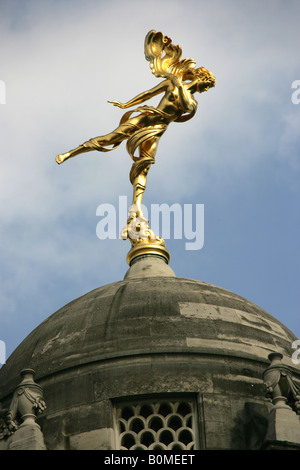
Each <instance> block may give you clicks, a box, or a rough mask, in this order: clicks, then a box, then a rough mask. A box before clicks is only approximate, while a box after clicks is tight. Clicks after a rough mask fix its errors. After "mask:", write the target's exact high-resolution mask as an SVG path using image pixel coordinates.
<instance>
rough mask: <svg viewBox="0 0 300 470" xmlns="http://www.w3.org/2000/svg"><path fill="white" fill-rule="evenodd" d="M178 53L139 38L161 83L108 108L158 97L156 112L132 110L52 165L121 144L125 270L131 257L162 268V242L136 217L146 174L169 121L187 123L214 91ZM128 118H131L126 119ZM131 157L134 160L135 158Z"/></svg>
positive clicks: (158, 38)
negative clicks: (151, 256) (148, 258)
mask: <svg viewBox="0 0 300 470" xmlns="http://www.w3.org/2000/svg"><path fill="white" fill-rule="evenodd" d="M181 52H182V51H181V47H180V46H174V45H173V44H172V39H171V38H169V37H168V36H164V35H163V34H162V33H160V32H156V31H154V30H152V31H149V33H148V34H147V36H146V38H145V57H146V60H148V61H149V62H150V68H151V70H152V73H153V74H154V75H155V76H156V77H159V78H163V81H162V82H160V83H159V84H158V85H157V86H155V87H154V88H152V89H151V90H148V91H144V92H143V93H140V94H139V95H137V96H136V97H134V98H132V99H131V100H129V101H128V102H127V103H120V102H119V101H109V103H112V104H113V105H114V106H118V107H119V108H121V109H127V108H130V107H132V106H136V105H139V104H140V103H143V102H144V101H146V100H148V99H150V98H153V97H154V96H156V95H158V94H161V93H163V97H162V99H161V101H160V102H159V104H158V106H157V107H153V106H145V105H144V106H138V107H137V108H135V109H133V110H131V111H128V112H126V113H125V114H124V115H123V117H122V118H121V121H120V124H119V126H118V127H117V128H116V129H115V130H114V131H112V132H110V133H109V134H106V135H103V136H99V137H96V138H93V139H90V140H88V141H87V142H84V143H83V144H82V145H80V146H79V147H77V148H75V149H74V150H70V151H69V152H67V153H63V154H60V155H58V156H57V157H56V161H57V163H59V164H61V163H63V162H64V161H65V160H67V159H69V158H72V157H75V156H76V155H79V154H81V153H85V152H90V151H92V150H98V151H100V152H108V151H110V150H113V149H115V148H116V147H118V146H119V145H120V144H121V142H123V141H124V140H127V151H128V153H129V155H130V157H131V158H132V160H133V162H134V163H133V165H132V168H131V171H130V182H131V184H132V186H133V199H132V204H131V207H130V209H129V218H128V221H127V225H126V227H124V229H123V230H122V233H121V236H122V238H124V239H127V238H128V239H129V240H130V242H131V250H130V251H129V253H128V255H127V262H128V264H130V263H131V261H132V260H133V259H134V258H135V257H137V256H140V255H144V254H148V253H156V254H159V255H160V256H163V257H164V258H165V259H166V261H167V262H169V260H170V254H169V252H168V250H167V249H166V247H165V242H164V240H163V239H162V238H161V237H158V236H157V235H155V234H154V233H153V232H152V230H151V229H150V227H149V225H148V220H146V219H145V218H144V215H143V211H142V199H143V195H144V192H145V189H146V182H147V175H148V171H149V169H150V166H151V165H152V164H153V163H155V155H156V151H157V145H158V142H159V139H160V138H161V136H162V135H163V134H164V132H165V131H166V129H167V127H168V125H169V124H170V123H171V122H173V121H174V122H184V121H187V120H188V119H191V118H192V117H193V116H194V114H195V112H196V110H197V105H198V104H197V101H196V100H195V98H194V94H195V93H196V92H198V93H202V92H204V91H206V90H208V89H209V88H211V87H213V86H214V85H215V81H216V80H215V77H214V76H213V75H212V73H211V72H209V71H208V70H207V69H205V68H204V67H200V68H196V63H195V61H194V60H193V59H181ZM133 113H137V115H136V116H132V115H133ZM136 151H138V155H135V152H136Z"/></svg>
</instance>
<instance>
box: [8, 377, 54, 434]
mask: <svg viewBox="0 0 300 470" xmlns="http://www.w3.org/2000/svg"><path fill="white" fill-rule="evenodd" d="M21 377H22V381H21V383H20V384H19V385H18V386H17V388H16V390H15V392H14V395H13V399H12V401H11V404H10V406H9V409H8V410H3V411H2V410H1V409H0V439H5V438H6V437H8V436H10V435H11V434H13V433H14V432H15V431H16V430H17V429H18V428H19V427H21V426H28V425H35V426H38V424H37V423H36V422H35V421H36V416H37V414H38V413H42V412H43V411H44V410H45V408H46V404H45V401H44V399H43V390H42V387H41V386H40V385H38V384H37V383H36V382H35V381H34V379H33V377H34V371H33V370H32V369H23V370H22V371H21ZM38 427H39V426H38Z"/></svg>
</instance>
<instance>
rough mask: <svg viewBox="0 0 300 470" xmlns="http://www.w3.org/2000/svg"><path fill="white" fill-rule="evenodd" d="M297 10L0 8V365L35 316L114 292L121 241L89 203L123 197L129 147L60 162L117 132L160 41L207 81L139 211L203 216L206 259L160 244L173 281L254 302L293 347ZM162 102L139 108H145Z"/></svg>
mask: <svg viewBox="0 0 300 470" xmlns="http://www.w3.org/2000/svg"><path fill="white" fill-rule="evenodd" d="M299 17H300V3H299V1H298V0H295V1H293V0H285V1H283V0H282V1H279V0H270V1H268V0H260V1H257V0H253V1H251V2H249V1H243V0H210V1H202V0H196V1H193V0H186V1H185V2H182V1H177V0H172V1H169V0H159V1H157V0H153V1H152V2H145V1H134V0H127V1H126V2H124V1H117V0H109V1H104V0H103V1H102V0H98V1H96V0H86V1H85V2H82V1H77V0H72V1H68V0H52V1H51V0H44V1H42V2H41V1H34V0H28V1H27V0H2V1H1V3H0V23H1V25H0V39H1V44H2V45H3V46H2V50H1V72H0V74H1V75H0V80H2V83H5V90H6V94H5V104H1V105H0V119H1V128H0V129H1V131H0V132H1V143H0V145H1V185H0V192H1V202H0V203H1V227H0V229H1V237H0V244H1V245H0V249H1V252H0V256H1V265H0V270H1V273H0V274H1V284H0V308H1V310H0V340H1V341H4V342H5V344H6V354H7V356H9V355H10V354H11V352H12V351H13V350H14V349H15V348H16V347H17V346H18V344H19V343H20V342H21V341H22V340H23V339H24V338H25V337H26V336H27V335H28V334H29V333H30V332H31V331H32V330H33V329H34V328H35V327H36V326H38V325H39V324H40V323H41V322H42V321H43V320H44V319H45V318H47V317H48V316H49V315H50V314H52V313H53V312H55V311H56V310H58V309H59V308H60V307H62V306H63V305H65V304H66V303H68V302H70V301H71V300H73V299H75V298H77V297H79V296H80V295H83V294H85V293H86V292H89V291H90V290H92V289H95V288H97V287H99V286H102V285H104V284H107V283H110V282H116V281H119V280H122V279H123V277H124V275H125V273H126V270H127V268H128V266H127V264H126V254H127V252H128V250H129V248H130V246H129V242H127V241H123V240H120V239H116V240H110V239H107V240H99V239H98V238H97V236H96V226H97V223H98V222H99V217H97V216H96V210H97V207H98V206H99V205H100V204H114V205H115V206H116V207H117V206H118V200H119V196H120V195H124V196H127V197H128V201H129V200H130V198H131V190H132V188H131V185H130V182H129V178H128V175H129V171H130V167H131V161H130V158H129V156H128V154H127V152H126V148H125V144H123V145H122V146H121V147H119V148H118V149H117V150H115V151H114V152H111V153H108V154H102V153H98V152H92V153H89V154H85V155H82V156H78V157H76V158H74V159H72V160H69V161H68V162H66V163H65V164H63V165H61V166H58V165H57V164H56V163H55V156H56V155H57V154H58V153H62V152H65V151H67V150H69V149H71V148H74V147H76V146H77V145H79V144H81V143H82V142H84V141H85V140H87V139H89V138H91V137H95V136H97V135H101V134H105V133H107V132H110V131H111V130H113V129H114V128H115V127H116V126H117V124H118V122H119V120H120V118H121V116H122V111H121V110H119V109H118V108H115V107H113V106H112V105H110V104H108V103H107V100H120V101H127V100H128V99H130V98H132V97H133V96H135V95H136V94H137V93H139V92H141V91H144V90H146V89H149V88H151V87H153V86H155V85H156V84H157V83H158V79H157V78H155V77H154V76H153V75H152V74H151V72H150V68H149V64H148V63H147V62H146V60H145V58H144V50H143V44H144V38H145V35H146V33H147V32H148V31H149V30H151V29H155V30H157V31H162V32H163V33H164V34H166V35H168V36H171V37H172V39H173V41H174V43H175V44H180V45H181V46H182V49H183V57H192V58H194V59H195V60H196V62H197V65H198V66H205V67H207V68H208V69H209V70H211V71H212V72H213V73H214V75H215V76H216V79H217V84H216V87H215V89H213V90H209V92H208V93H206V94H203V95H201V96H200V95H198V97H197V100H198V103H199V106H198V112H197V114H196V116H195V117H194V118H193V119H192V120H191V121H188V122H187V123H184V124H176V123H174V124H173V125H172V126H170V128H169V129H168V130H167V132H166V133H165V135H164V136H163V138H162V139H161V142H160V144H159V149H158V153H157V157H156V165H155V166H153V167H152V168H151V171H150V173H149V180H148V188H147V193H146V197H145V204H146V205H150V204H152V203H167V204H170V205H171V204H173V203H179V204H181V205H183V204H193V205H194V206H195V205H196V204H204V208H205V210H204V213H205V218H204V220H205V224H204V234H205V241H204V246H203V248H202V249H201V250H197V251H188V250H186V249H185V243H186V240H184V239H183V240H176V239H175V240H174V239H173V240H172V239H171V240H166V242H167V247H168V249H169V250H170V252H171V257H172V258H171V267H172V268H173V269H174V271H175V273H176V275H177V276H178V277H187V278H192V279H199V280H201V281H205V282H209V283H212V284H215V285H218V286H221V287H223V288H225V289H228V290H230V291H233V292H235V293H237V294H239V295H241V296H243V297H246V298H247V299H249V300H250V301H252V302H254V303H256V304H257V305H259V306H260V307H262V308H263V309H265V310H266V311H268V312H269V313H270V314H272V315H273V316H275V317H276V318H277V319H278V320H280V321H281V322H282V323H284V324H285V325H286V326H287V327H288V328H289V329H290V330H292V331H293V332H294V333H295V335H296V336H297V337H300V319H299V318H300V316H299V304H300V302H299V300H300V299H299V235H300V223H299V202H300V198H299V195H300V186H299V176H300V163H299V154H300V134H299V129H300V104H299V105H297V104H294V103H293V102H292V93H293V92H294V91H295V90H294V89H293V88H292V84H293V82H294V81H295V80H300V62H299V51H300V36H299ZM155 102H157V99H154V101H153V102H149V104H155Z"/></svg>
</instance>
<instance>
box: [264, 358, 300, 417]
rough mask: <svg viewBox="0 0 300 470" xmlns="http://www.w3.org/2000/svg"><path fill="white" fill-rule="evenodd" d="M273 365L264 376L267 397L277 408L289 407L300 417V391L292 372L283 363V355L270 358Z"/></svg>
mask: <svg viewBox="0 0 300 470" xmlns="http://www.w3.org/2000/svg"><path fill="white" fill-rule="evenodd" d="M268 358H269V360H270V362H271V364H270V366H269V367H268V368H267V369H266V370H265V372H264V374H263V379H264V383H265V386H266V397H267V398H271V399H272V402H273V404H274V405H275V406H276V407H284V406H289V407H290V408H292V410H293V411H295V412H296V413H297V414H298V415H300V390H299V389H298V387H297V386H296V384H295V382H294V380H293V377H292V373H291V370H290V369H289V367H287V366H285V365H284V364H282V363H281V360H282V358H283V356H282V354H281V353H278V352H274V353H271V354H269V356H268Z"/></svg>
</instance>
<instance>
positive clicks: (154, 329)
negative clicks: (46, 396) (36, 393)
mask: <svg viewBox="0 0 300 470" xmlns="http://www.w3.org/2000/svg"><path fill="white" fill-rule="evenodd" d="M295 339H296V337H295V336H294V335H293V334H292V333H291V332H290V331H289V330H288V329H287V328H286V327H285V326H284V325H282V324H281V323H280V322H279V321H277V320H276V319H275V318H274V317H272V316H271V315H270V314H268V313H267V312H265V311H264V310H262V309H261V308H259V307H258V306H256V305H254V304H253V303H252V302H249V301H248V300H246V299H244V298H242V297H240V296H238V295H236V294H234V293H232V292H229V291H227V290H225V289H222V288H220V287H216V286H214V285H211V284H207V283H205V282H200V281H196V280H191V279H183V278H178V277H175V275H174V273H173V271H172V270H171V269H170V267H169V266H167V265H166V264H165V262H164V261H163V260H162V259H160V258H158V257H156V258H155V257H152V258H140V259H138V260H137V261H136V263H135V264H134V265H133V266H132V267H131V268H130V269H129V270H128V272H127V274H126V276H125V278H124V280H123V281H120V282H115V283H113V284H109V285H105V286H103V287H100V288H98V289H95V290H93V291H91V292H89V293H87V294H85V295H83V296H82V297H79V298H78V299H76V300H74V301H72V302H70V303H69V304H67V305H65V306H64V307H63V308H61V309H60V310H58V311H57V312H56V313H54V314H53V315H51V316H50V317H49V318H48V319H46V320H45V321H44V322H43V323H41V324H40V325H39V326H38V327H37V328H36V329H35V330H34V331H33V332H32V333H31V334H30V335H29V336H28V337H27V338H26V339H25V340H24V341H23V342H22V343H21V344H20V345H19V347H18V348H17V349H16V350H15V351H14V353H13V354H12V355H11V356H10V358H9V359H8V361H7V363H6V365H5V366H4V367H3V368H2V369H1V371H0V381H1V384H5V387H4V389H3V388H2V390H1V395H2V397H3V396H5V395H7V394H8V393H10V392H11V391H12V390H13V388H14V387H15V386H16V385H17V383H18V381H19V375H18V374H19V371H21V370H22V369H23V368H25V367H31V368H33V369H34V370H35V371H36V378H37V380H38V379H40V378H44V377H46V376H49V375H51V374H53V373H55V372H59V371H65V370H67V369H69V368H73V367H77V366H80V365H83V364H88V363H95V362H96V361H101V360H103V359H106V360H107V359H109V358H117V357H127V358H128V357H129V356H135V355H141V354H146V355H147V354H155V353H181V354H182V353H193V354H195V353H196V354H197V353H200V354H210V355H219V356H236V357H239V358H247V359H253V360H256V361H259V362H265V363H266V364H267V363H268V359H267V357H268V354H269V353H270V352H271V351H275V350H277V351H280V352H282V353H283V355H284V356H289V357H290V355H291V344H292V342H293V341H294V340H295ZM0 398H1V397H0Z"/></svg>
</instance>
